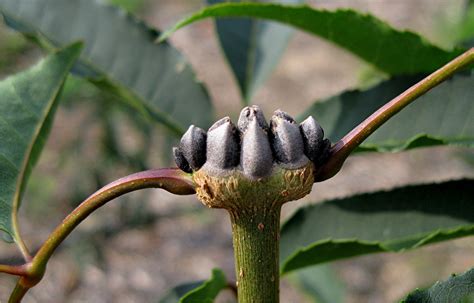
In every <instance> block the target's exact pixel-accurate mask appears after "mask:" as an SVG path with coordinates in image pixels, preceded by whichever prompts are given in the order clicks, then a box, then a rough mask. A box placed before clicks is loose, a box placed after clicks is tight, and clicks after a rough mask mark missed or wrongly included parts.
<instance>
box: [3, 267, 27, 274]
mask: <svg viewBox="0 0 474 303" xmlns="http://www.w3.org/2000/svg"><path fill="white" fill-rule="evenodd" d="M0 272H3V273H6V274H10V275H15V276H25V275H27V264H23V265H5V264H0Z"/></svg>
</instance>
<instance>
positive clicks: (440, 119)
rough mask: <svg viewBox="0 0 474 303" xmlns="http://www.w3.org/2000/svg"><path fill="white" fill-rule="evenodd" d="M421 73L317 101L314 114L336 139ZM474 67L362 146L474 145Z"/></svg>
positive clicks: (387, 148) (424, 98)
mask: <svg viewBox="0 0 474 303" xmlns="http://www.w3.org/2000/svg"><path fill="white" fill-rule="evenodd" d="M419 79H421V77H419V76H412V77H395V78H393V79H390V80H387V81H385V82H382V83H380V84H378V85H376V86H375V87H373V88H371V89H368V90H365V91H358V90H355V91H348V92H344V93H342V94H340V95H338V96H334V97H332V98H329V99H327V100H325V101H323V102H317V103H315V104H313V105H312V106H311V107H310V108H309V109H308V110H307V111H306V112H305V113H304V114H302V115H301V116H300V118H299V119H300V120H301V119H304V118H305V117H307V116H309V115H312V116H313V117H315V118H316V119H317V120H318V122H319V123H320V124H321V125H322V126H323V128H324V130H325V133H326V135H327V136H328V137H329V138H330V139H331V140H332V141H333V142H336V141H337V140H339V139H341V138H342V137H343V136H344V135H345V134H347V133H348V132H349V131H351V130H352V129H353V128H354V127H356V126H357V125H358V124H359V123H360V122H362V121H363V120H364V119H365V118H367V117H368V116H369V115H370V114H372V113H373V112H375V111H376V110H377V109H378V108H380V107H381V106H382V105H384V104H385V103H387V102H388V101H390V100H391V99H392V98H394V97H396V96H397V95H398V94H400V93H401V92H403V91H404V90H406V89H407V88H409V87H410V86H411V85H413V84H415V83H416V82H418V80H419ZM473 87H474V71H467V72H465V73H460V74H458V75H455V76H454V77H453V78H451V79H449V80H447V81H446V82H444V83H442V84H440V85H439V86H437V87H435V88H433V89H432V90H431V91H429V92H428V93H426V94H425V95H423V96H421V97H420V98H419V99H418V100H416V101H415V102H414V103H413V104H410V105H409V106H408V107H406V108H405V109H403V110H402V111H401V112H400V113H398V114H397V115H395V116H394V117H393V118H391V119H390V120H389V121H387V122H386V123H385V124H384V125H382V126H381V127H380V128H379V129H378V130H376V131H375V132H374V133H373V134H372V135H371V136H370V137H369V138H367V140H365V141H364V142H363V143H362V144H361V148H360V149H359V150H360V151H369V150H371V151H400V150H406V149H410V148H417V147H426V146H433V145H460V146H474V103H473V102H472V100H473V99H474V90H472V88H473Z"/></svg>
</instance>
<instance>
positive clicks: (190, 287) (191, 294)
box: [160, 269, 227, 303]
mask: <svg viewBox="0 0 474 303" xmlns="http://www.w3.org/2000/svg"><path fill="white" fill-rule="evenodd" d="M226 287H227V280H226V277H225V275H224V272H223V271H222V270H220V269H213V270H212V276H211V278H210V279H209V280H205V281H198V282H192V283H186V284H183V285H180V286H177V287H175V288H174V289H172V290H171V291H170V292H169V293H168V294H167V295H166V296H165V297H164V298H163V299H161V300H160V303H175V302H179V303H212V302H214V299H215V298H216V297H217V295H218V294H219V293H220V292H221V290H223V289H224V288H226ZM178 300H179V301H178Z"/></svg>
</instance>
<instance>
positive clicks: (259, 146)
mask: <svg viewBox="0 0 474 303" xmlns="http://www.w3.org/2000/svg"><path fill="white" fill-rule="evenodd" d="M241 158H242V160H241V163H242V169H243V171H244V174H245V175H246V176H248V177H250V178H251V179H255V178H261V177H265V176H267V175H268V174H269V173H270V171H271V170H272V167H273V156H272V151H271V148H270V141H269V138H268V135H267V133H266V132H265V131H264V130H263V129H262V128H261V127H260V125H259V123H258V121H257V120H256V119H253V120H250V121H249V123H248V125H247V130H246V131H245V133H244V135H243V139H242V154H241Z"/></svg>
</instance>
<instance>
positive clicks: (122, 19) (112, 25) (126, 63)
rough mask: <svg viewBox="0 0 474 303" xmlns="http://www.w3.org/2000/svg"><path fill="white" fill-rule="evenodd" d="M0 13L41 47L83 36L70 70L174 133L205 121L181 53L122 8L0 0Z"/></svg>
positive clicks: (208, 115)
mask: <svg viewBox="0 0 474 303" xmlns="http://www.w3.org/2000/svg"><path fill="white" fill-rule="evenodd" d="M0 13H1V14H3V15H4V17H5V19H6V21H7V24H8V25H9V26H11V27H13V28H14V29H16V30H18V31H20V32H22V33H23V34H25V35H27V36H30V37H33V38H34V39H35V40H37V41H39V42H40V44H42V45H43V46H45V47H46V48H56V47H60V46H62V45H65V44H68V43H70V42H71V41H76V40H82V41H84V44H85V49H84V52H83V53H82V55H81V60H80V62H79V63H78V64H76V66H75V68H74V72H75V73H76V74H78V75H80V76H82V77H85V78H87V79H89V80H90V81H92V82H94V83H96V84H98V85H99V86H101V87H103V88H106V89H108V90H109V91H111V92H113V93H115V94H117V95H119V96H121V97H122V99H123V100H125V101H126V102H128V103H129V104H130V105H131V106H132V107H134V108H136V109H137V110H138V111H139V112H141V113H142V114H144V116H145V117H146V118H148V119H152V120H155V121H157V122H159V123H162V124H163V125H165V126H166V127H167V128H168V129H169V130H170V131H171V132H173V133H174V134H176V135H180V134H182V132H183V130H184V129H185V128H186V127H187V126H188V125H189V124H196V125H199V126H201V127H207V126H209V124H210V123H211V120H212V117H213V111H212V106H211V103H210V100H209V96H208V94H207V91H206V89H205V88H204V87H203V86H202V85H201V84H200V83H199V82H198V81H197V80H196V76H195V75H194V73H193V71H192V69H191V67H190V65H189V64H188V62H187V61H186V60H185V58H184V57H183V56H182V55H181V54H180V53H179V52H178V51H177V50H176V49H174V48H173V47H172V46H171V45H170V44H168V43H160V44H157V43H155V40H156V37H157V35H158V32H157V31H155V30H153V29H151V28H149V27H147V26H146V25H145V24H144V23H142V22H140V21H138V20H136V19H135V18H134V17H132V16H131V15H129V14H127V13H125V12H124V11H122V10H120V9H118V8H116V7H112V6H107V5H105V4H101V3H99V1H96V0H38V1H34V2H31V1H27V0H0ZM190 106H192V108H193V110H190Z"/></svg>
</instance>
